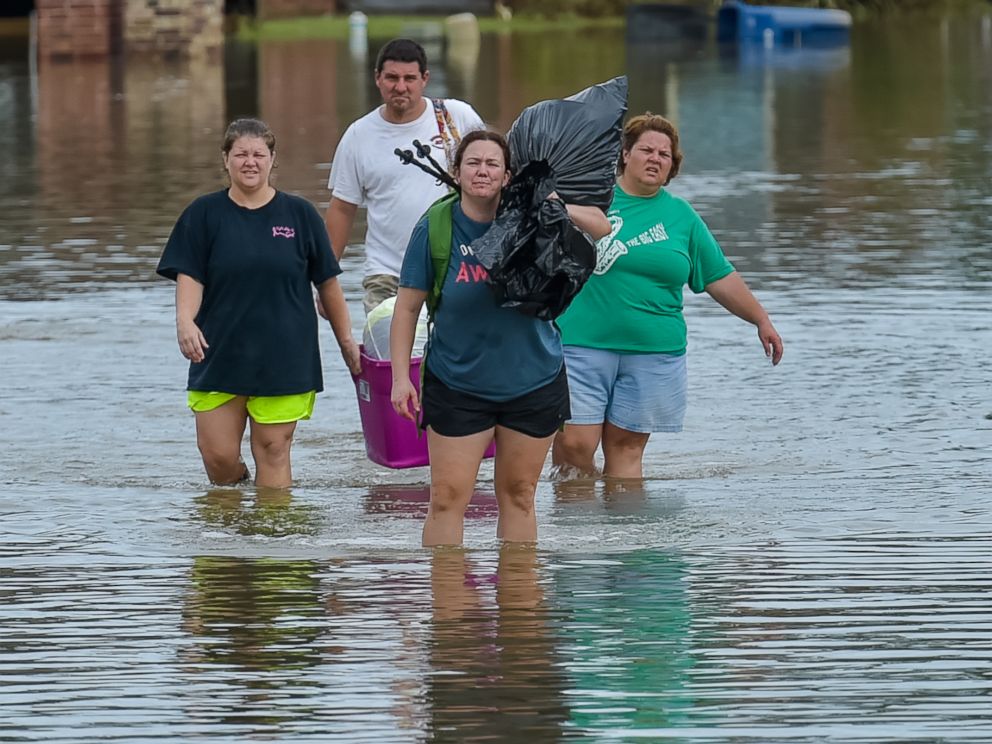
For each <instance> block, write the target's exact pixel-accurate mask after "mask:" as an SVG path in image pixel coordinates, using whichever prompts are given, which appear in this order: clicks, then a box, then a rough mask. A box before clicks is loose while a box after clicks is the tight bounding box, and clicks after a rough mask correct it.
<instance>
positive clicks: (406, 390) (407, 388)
mask: <svg viewBox="0 0 992 744" xmlns="http://www.w3.org/2000/svg"><path fill="white" fill-rule="evenodd" d="M390 400H391V401H392V404H393V410H394V411H396V413H398V414H399V415H400V416H402V417H403V418H405V419H407V420H408V421H413V422H414V423H417V413H418V412H419V411H420V396H418V395H417V389H416V388H415V387H414V386H413V383H412V382H410V378H409V377H406V378H402V379H400V380H393V392H392V394H391V395H390ZM411 409H412V410H411Z"/></svg>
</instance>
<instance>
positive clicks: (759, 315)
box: [706, 271, 768, 325]
mask: <svg viewBox="0 0 992 744" xmlns="http://www.w3.org/2000/svg"><path fill="white" fill-rule="evenodd" d="M706 291H707V293H709V295H710V297H712V298H713V299H714V300H716V301H717V302H719V303H720V304H721V305H722V306H723V307H724V308H726V309H727V310H728V311H730V312H731V313H733V314H734V315H736V316H737V317H738V318H740V319H741V320H746V321H747V322H748V323H752V324H754V325H760V324H761V323H763V322H765V321H767V320H768V313H767V312H766V311H765V308H764V307H762V305H761V303H760V302H758V298H757V297H755V296H754V294H753V293H752V292H751V290H750V289H749V288H748V286H747V284H746V283H745V282H744V278H743V277H742V276H741V275H740V274H738V273H737V272H736V271H735V272H733V273H731V274H728V275H727V276H725V277H723V278H722V279H717V280H716V281H715V282H711V283H710V284H707V285H706Z"/></svg>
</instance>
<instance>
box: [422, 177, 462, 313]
mask: <svg viewBox="0 0 992 744" xmlns="http://www.w3.org/2000/svg"><path fill="white" fill-rule="evenodd" d="M459 198H461V194H459V193H458V192H457V191H452V192H451V193H450V194H445V195H444V196H442V197H441V198H440V199H438V200H437V201H436V202H434V203H433V204H431V205H430V206H429V207H428V208H427V242H428V244H429V245H430V249H431V266H432V267H433V269H434V284H433V285H432V286H431V288H430V289H429V290H428V292H427V325H428V327H432V326H433V325H434V315H435V313H437V308H438V305H440V304H441V288H442V287H443V286H444V280H445V279H446V278H447V276H448V264H450V263H451V234H452V227H451V209H452V207H453V206H454V204H455V202H456V201H458V199H459Z"/></svg>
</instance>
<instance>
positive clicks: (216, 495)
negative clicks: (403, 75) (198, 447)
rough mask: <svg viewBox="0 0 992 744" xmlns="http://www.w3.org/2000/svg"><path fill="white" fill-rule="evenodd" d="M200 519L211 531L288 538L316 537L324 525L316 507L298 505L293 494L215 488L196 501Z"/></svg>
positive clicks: (269, 490) (265, 490)
mask: <svg viewBox="0 0 992 744" xmlns="http://www.w3.org/2000/svg"><path fill="white" fill-rule="evenodd" d="M194 503H195V504H196V517H197V520H198V521H199V522H200V523H201V524H202V525H204V526H206V527H208V528H219V529H222V530H224V531H225V532H230V533H234V534H238V535H249V536H251V535H254V536H260V537H286V536H288V535H315V534H317V533H318V531H319V530H320V526H321V523H322V522H323V516H322V513H321V512H320V511H319V510H318V509H317V508H316V507H315V506H313V505H312V504H301V503H296V501H294V499H293V495H292V493H291V492H289V491H285V490H281V489H270V488H259V489H257V490H255V491H254V493H251V492H250V491H248V490H244V491H243V490H241V489H238V488H214V489H211V490H210V491H207V493H205V494H204V495H203V496H200V497H198V498H197V499H195V502H194Z"/></svg>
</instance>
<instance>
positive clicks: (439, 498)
mask: <svg viewBox="0 0 992 744" xmlns="http://www.w3.org/2000/svg"><path fill="white" fill-rule="evenodd" d="M471 500H472V492H471V490H469V491H468V492H467V493H466V491H465V489H464V488H459V487H457V486H455V485H453V484H450V483H444V482H440V483H432V484H431V508H432V509H433V510H434V511H435V512H456V513H464V512H465V509H467V508H468V503H469V501H471Z"/></svg>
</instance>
